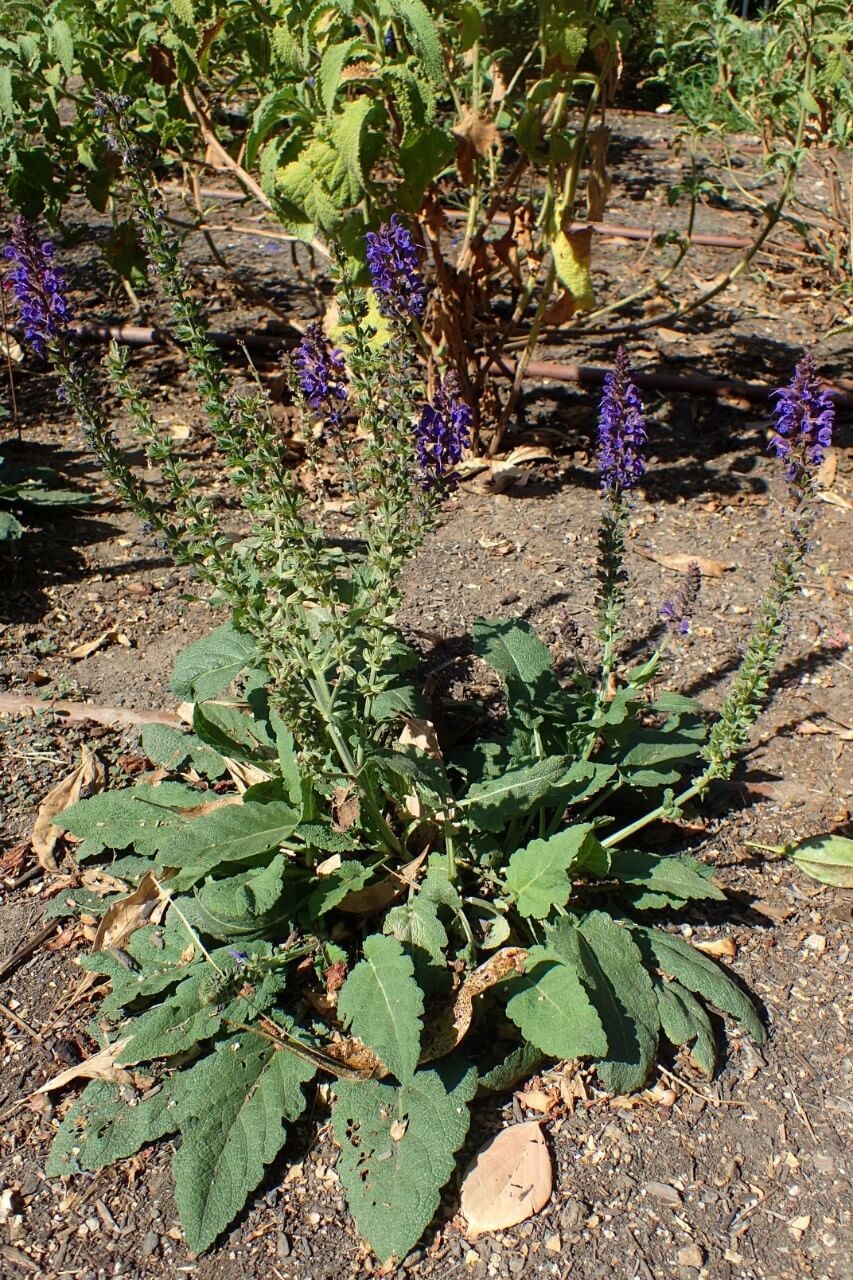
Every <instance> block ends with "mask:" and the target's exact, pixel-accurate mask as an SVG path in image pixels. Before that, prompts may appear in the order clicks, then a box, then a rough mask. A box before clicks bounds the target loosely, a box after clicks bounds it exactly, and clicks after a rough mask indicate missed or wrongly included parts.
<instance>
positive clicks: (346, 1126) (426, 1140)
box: [332, 1059, 477, 1262]
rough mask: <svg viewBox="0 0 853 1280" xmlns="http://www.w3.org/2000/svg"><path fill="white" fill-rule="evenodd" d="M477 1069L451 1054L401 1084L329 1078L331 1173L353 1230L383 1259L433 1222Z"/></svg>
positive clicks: (404, 1248)
mask: <svg viewBox="0 0 853 1280" xmlns="http://www.w3.org/2000/svg"><path fill="white" fill-rule="evenodd" d="M476 1088H477V1075H476V1072H475V1071H473V1070H465V1068H464V1066H462V1065H460V1064H459V1062H458V1061H457V1060H456V1059H449V1060H448V1061H447V1062H445V1063H442V1065H441V1067H440V1068H438V1069H427V1070H421V1071H418V1072H416V1073H415V1075H414V1077H413V1078H412V1080H411V1081H410V1082H409V1083H408V1084H404V1085H401V1086H399V1087H397V1086H394V1085H390V1084H380V1083H379V1082H378V1081H375V1080H366V1081H362V1082H359V1083H350V1082H348V1081H345V1080H341V1081H339V1082H338V1083H337V1084H336V1085H335V1093H336V1094H337V1102H336V1104H335V1108H334V1111H333V1113H332V1127H333V1129H334V1133H335V1137H336V1139H337V1141H338V1143H339V1144H340V1147H341V1158H340V1160H339V1161H338V1165H337V1172H338V1175H339V1177H340V1179H341V1182H342V1183H343V1185H344V1187H345V1189H346V1193H347V1201H348V1204H349V1208H350V1211H351V1213H352V1215H353V1217H354V1218H355V1221H356V1225H357V1226H358V1229H359V1231H360V1232H361V1234H362V1235H363V1236H364V1237H365V1239H366V1240H367V1241H368V1243H369V1244H370V1246H371V1248H372V1249H373V1250H374V1252H375V1253H376V1254H377V1255H378V1257H379V1258H380V1259H381V1260H382V1261H383V1262H385V1261H387V1260H388V1259H389V1258H391V1257H392V1256H396V1257H397V1258H404V1257H405V1255H406V1254H407V1253H408V1252H409V1250H410V1249H411V1248H412V1247H413V1246H414V1245H415V1244H417V1242H418V1240H419V1239H420V1237H421V1235H422V1234H423V1232H424V1231H425V1230H426V1228H427V1227H428V1226H429V1224H430V1222H431V1221H432V1218H433V1215H434V1214H435V1211H436V1210H437V1208H438V1206H439V1202H440V1198H441V1189H442V1187H443V1186H444V1185H445V1183H446V1182H447V1181H448V1179H449V1178H450V1176H451V1174H452V1173H453V1169H454V1165H455V1159H454V1156H455V1153H456V1152H457V1151H458V1150H459V1148H460V1147H461V1146H462V1143H463V1142H464V1141H465V1135H466V1134H467V1132H468V1125H469V1120H470V1117H469V1113H468V1103H469V1102H470V1101H471V1099H472V1098H473V1096H474V1093H475V1090H476Z"/></svg>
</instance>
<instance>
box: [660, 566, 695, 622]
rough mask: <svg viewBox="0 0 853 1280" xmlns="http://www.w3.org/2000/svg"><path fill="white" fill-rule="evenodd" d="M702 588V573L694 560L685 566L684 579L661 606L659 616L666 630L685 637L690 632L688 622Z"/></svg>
mask: <svg viewBox="0 0 853 1280" xmlns="http://www.w3.org/2000/svg"><path fill="white" fill-rule="evenodd" d="M701 587H702V572H701V570H700V568H699V565H698V564H697V562H696V561H695V560H693V561H691V563H690V564H689V565H688V566H687V572H686V574H685V575H684V579H683V581H682V583H681V586H680V587H679V589H678V591H677V592H676V593H675V595H674V596H673V598H672V599H671V600H665V601H664V603H663V604H662V605H661V610H660V616H661V617H662V618H663V620H664V622H665V623H666V627H667V630H668V631H670V632H671V633H672V634H673V635H679V636H686V635H687V633H688V632H689V630H690V622H691V620H692V618H693V613H694V611H695V609H696V601H697V600H698V599H699V591H700V590H701Z"/></svg>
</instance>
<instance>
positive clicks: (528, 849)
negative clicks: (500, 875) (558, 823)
mask: <svg viewBox="0 0 853 1280" xmlns="http://www.w3.org/2000/svg"><path fill="white" fill-rule="evenodd" d="M591 832H592V825H591V823H588V822H587V823H578V824H576V825H575V826H573V827H567V828H566V829H565V830H564V831H558V832H557V834H556V835H553V836H549V837H548V838H547V839H545V840H532V841H531V842H530V844H528V845H525V847H524V848H523V849H518V850H517V851H516V852H515V853H514V854H513V855H512V857H511V858H510V860H509V867H508V869H507V873H506V887H507V889H508V890H509V892H510V893H511V894H512V896H513V897H514V898H515V900H516V903H517V906H518V910H519V911H520V912H521V914H522V915H523V916H532V917H533V918H534V919H536V920H543V919H544V918H545V916H547V915H548V913H549V912H550V911H551V909H552V907H562V906H565V904H566V903H567V902H568V900H569V895H570V894H571V892H572V881H571V878H570V876H569V872H570V870H571V868H572V866H574V865H575V864H576V863H579V862H581V860H582V859H586V858H587V857H588V856H589V853H590V846H594V845H595V844H597V843H598V842H597V841H596V840H595V837H594V836H592V835H591Z"/></svg>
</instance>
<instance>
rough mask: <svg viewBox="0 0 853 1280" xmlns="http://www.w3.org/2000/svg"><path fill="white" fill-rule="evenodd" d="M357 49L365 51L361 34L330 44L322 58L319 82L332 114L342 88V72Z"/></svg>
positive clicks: (324, 101)
mask: <svg viewBox="0 0 853 1280" xmlns="http://www.w3.org/2000/svg"><path fill="white" fill-rule="evenodd" d="M356 51H358V52H359V53H361V54H363V53H364V52H365V45H364V41H363V40H362V39H361V37H360V36H352V37H351V38H350V39H349V40H342V41H341V43H340V44H330V45H329V47H328V48H327V49H326V51H325V53H324V54H323V57H322V58H321V59H320V68H319V70H318V72H317V83H318V85H319V86H320V97H321V99H322V101H323V106H324V107H325V108H326V111H327V112H328V113H329V114H330V115H331V113H332V110H333V108H334V105H335V97H336V95H337V92H338V89H339V88H340V84H341V72H342V71H343V69H344V66H345V65H346V63H347V62H348V60H349V59H350V58H351V57H352V56H353V55H354V53H355V52H356Z"/></svg>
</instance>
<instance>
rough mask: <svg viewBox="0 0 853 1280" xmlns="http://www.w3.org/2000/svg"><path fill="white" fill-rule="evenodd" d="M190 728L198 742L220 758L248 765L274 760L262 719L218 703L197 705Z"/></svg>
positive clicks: (269, 738) (198, 703) (271, 746)
mask: <svg viewBox="0 0 853 1280" xmlns="http://www.w3.org/2000/svg"><path fill="white" fill-rule="evenodd" d="M193 729H194V730H195V732H196V734H197V735H198V737H199V738H201V740H202V742H204V743H206V745H207V746H209V747H213V749H214V751H218V752H220V753H221V754H222V755H224V756H232V757H233V758H234V759H235V760H242V761H244V762H246V763H248V764H256V763H258V761H261V762H263V761H265V760H270V759H272V758H273V757H274V755H275V751H274V748H273V740H272V738H271V737H270V734H269V733H268V731H267V728H266V726H265V724H264V723H263V721H262V720H259V719H256V718H255V717H254V716H252V715H248V714H247V713H246V712H245V711H241V710H239V709H238V708H237V707H232V706H228V704H227V703H221V702H197V703H196V704H195V706H194V707H193Z"/></svg>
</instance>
